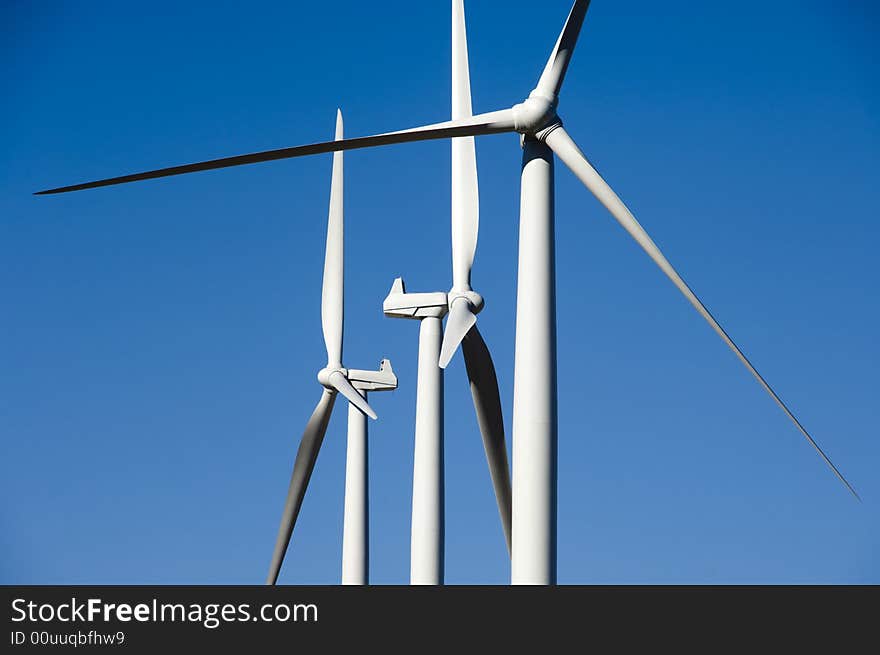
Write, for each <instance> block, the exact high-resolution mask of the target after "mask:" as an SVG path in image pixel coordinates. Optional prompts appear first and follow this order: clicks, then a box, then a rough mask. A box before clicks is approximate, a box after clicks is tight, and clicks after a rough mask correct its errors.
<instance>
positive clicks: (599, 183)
mask: <svg viewBox="0 0 880 655" xmlns="http://www.w3.org/2000/svg"><path fill="white" fill-rule="evenodd" d="M547 145H548V146H550V148H551V149H552V150H553V152H555V153H556V155H557V156H558V157H559V158H560V159H561V160H562V161H563V162H564V163H565V165H566V166H568V167H569V168H570V169H571V170H572V172H573V173H574V174H575V175H576V176H577V177H578V179H579V180H580V181H581V182H582V183H583V184H584V186H586V187H587V188H588V189H589V190H590V191H591V192H592V193H593V195H595V196H596V198H598V200H599V202H601V203H602V204H603V205H605V207H606V209H608V211H609V212H611V215H612V216H614V218H615V219H616V220H617V222H618V223H620V225H621V226H622V227H623V229H625V230H626V231H627V232H628V233H629V235H630V236H631V237H632V238H633V239H635V240H636V243H638V244H639V246H641V248H642V250H644V251H645V252H646V253H647V254H648V256H649V257H650V258H651V259H652V260H653V261H654V263H655V264H657V266H658V267H660V270H661V271H663V273H665V274H666V277H668V278H669V279H670V280H671V281H672V283H673V284H674V285H675V286H676V288H677V289H678V290H679V291H681V293H682V294H683V295H684V297H685V298H687V300H688V302H690V303H691V305H693V306H694V309H696V310H697V312H699V314H700V316H702V317H703V318H704V319H705V320H706V322H707V323H709V325H710V326H712V329H713V330H715V332H716V333H717V334H718V336H719V337H721V339H722V340H723V341H724V343H726V344H727V347H728V348H730V349H731V350H732V351H733V352H734V354H735V355H736V356H737V357H738V358H739V360H740V361H741V362H742V363H743V364H744V365H745V367H746V368H747V369H748V370H749V372H750V373H751V374H752V375H753V376H754V377H755V379H756V380H757V381H758V383H759V384H760V385H761V387H763V389H764V390H765V391H766V392H767V393H768V394H769V395H770V397H771V398H773V400H774V401H775V402H776V404H777V405H779V407H781V408H782V411H783V412H785V414H786V416H788V418H789V419H791V421H792V422H793V423H794V424H795V426H797V429H798V430H800V432H801V434H802V435H803V436H804V437H805V438H806V440H807V441H808V442H810V444H811V445H812V446H813V448H815V449H816V452H817V453H819V455H820V457H822V459H823V460H824V461H825V463H826V464H827V465H828V466H829V467H830V468H831V470H832V471H833V472H834V474H835V475H836V476H837V477H838V479H839V480H840V481H841V482H842V483H843V484H844V485H845V486H846V488H847V489H849V491H850V492H851V493H852V495H853V496H855V497H856V498H859V495H858V494H857V493H856V490H855V489H853V487H852V485H850V483H849V482H847V480H846V478H844V477H843V475H842V474H841V473H840V471H838V470H837V467H836V466H834V464H833V463H832V462H831V460H830V459H829V458H828V456H827V455H826V454H825V452H824V451H823V450H822V449H821V448H820V447H819V444H818V443H816V440H815V439H813V437H812V436H811V435H810V433H809V432H807V430H806V428H805V427H804V426H803V425H802V424H801V422H800V421H799V420H798V419H797V418H796V417H795V415H794V414H793V413H792V411H791V410H790V409H789V408H788V406H787V405H786V404H785V403H784V402H782V399H781V398H780V397H779V396H778V395H777V393H776V392H775V391H774V390H773V388H772V387H771V386H770V385H769V384H768V383H767V381H766V380H764V378H763V377H762V376H761V374H760V373H758V370H757V369H756V368H755V367H754V366H753V365H752V363H751V362H750V361H749V359H748V358H747V357H746V356H745V354H743V352H742V350H740V349H739V346H737V345H736V344H735V343H734V342H733V339H731V338H730V336H728V334H727V332H725V330H724V328H722V327H721V325H720V324H719V323H718V321H716V320H715V318H714V317H713V316H712V314H710V313H709V310H708V309H706V306H705V305H703V303H702V301H701V300H700V299H699V298H698V297H697V295H696V294H695V293H694V292H693V291H692V290H691V288H690V287H689V286H688V285H687V284H686V283H685V281H684V280H683V279H682V277H681V276H680V275H679V274H678V272H677V271H676V270H675V269H674V268H673V267H672V264H670V263H669V260H667V259H666V257H664V255H663V253H662V252H660V249H659V248H658V247H657V244H655V243H654V241H653V240H652V239H651V237H650V236H648V233H647V232H645V230H644V228H643V227H642V226H641V225H640V224H639V222H638V221H637V220H636V218H635V216H633V215H632V212H630V210H629V209H628V208H627V207H626V205H624V204H623V201H621V199H620V198H619V197H618V196H617V194H616V193H614V191H613V190H612V189H611V187H610V186H608V184H607V183H606V182H605V180H603V179H602V176H600V175H599V173H598V172H597V171H596V169H595V168H593V165H592V164H590V162H589V161H588V160H587V158H586V157H585V156H584V154H583V153H582V152H581V150H580V148H578V147H577V144H575V142H574V141H573V140H572V139H571V137H570V136H569V135H568V133H567V132H566V131H565V128H563V127H558V128H556V129H554V130H552V131H551V132H550V133H549V134H548V135H547Z"/></svg>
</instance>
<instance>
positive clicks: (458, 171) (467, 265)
mask: <svg viewBox="0 0 880 655" xmlns="http://www.w3.org/2000/svg"><path fill="white" fill-rule="evenodd" d="M472 113H473V111H472V108H471V81H470V73H469V69H468V51H467V33H466V31H465V21H464V2H463V0H452V120H453V121H456V120H461V119H466V118H470V117H471V115H472ZM479 225H480V203H479V196H478V190H477V155H476V150H475V146H474V137H472V136H463V137H458V138H455V139H452V288H453V289H454V290H455V291H469V290H470V288H471V287H470V282H471V267H472V266H473V263H474V254H475V252H476V249H477V232H478V230H479Z"/></svg>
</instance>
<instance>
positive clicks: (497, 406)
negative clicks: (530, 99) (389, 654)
mask: <svg viewBox="0 0 880 655" xmlns="http://www.w3.org/2000/svg"><path fill="white" fill-rule="evenodd" d="M470 115H471V90H470V74H469V70H468V53H467V33H466V30H465V20H464V6H463V3H462V1H461V0H454V1H453V3H452V118H453V119H460V118H464V117H466V116H470ZM451 213H452V260H453V285H452V290H451V291H450V292H449V293H448V294H446V293H442V292H435V293H407V292H406V289H405V287H404V283H403V279H401V278H397V279H396V280H395V281H394V284H393V285H392V287H391V292H390V293H389V294H388V297H387V298H386V299H385V302H384V303H383V306H382V307H383V310H384V312H385V315H386V316H392V317H396V318H410V319H416V320H419V321H420V326H419V358H418V385H417V392H416V430H415V452H414V462H413V505H412V536H411V544H410V581H411V583H412V584H442V583H443V546H444V544H443V535H444V525H443V522H444V516H443V490H444V479H443V476H444V473H443V371H442V369H441V368H440V367H442V368H445V367H446V365H447V364H448V363H449V360H450V358H451V357H452V355H453V354H454V353H455V350H456V348H457V347H458V344H459V343H461V344H462V352H463V355H464V359H465V366H466V368H467V375H468V379H469V381H470V388H471V395H472V397H473V401H474V409H475V410H476V413H477V421H478V423H479V426H480V434H481V435H482V437H483V447H484V449H485V451H486V460H487V462H488V464H489V473H490V475H491V477H492V484H493V486H494V488H495V498H496V501H497V503H498V512H499V514H500V517H501V525H502V528H503V530H504V537H505V540H506V542H507V547H508V551H509V549H510V532H511V508H510V502H511V488H510V468H509V464H508V459H507V446H506V444H505V442H504V420H503V417H502V412H501V397H500V394H499V393H498V379H497V377H496V375H495V366H494V364H493V363H492V356H491V354H490V353H489V349H488V347H487V346H486V343H485V341H483V338H482V336H481V335H480V331H479V330H478V329H477V326H476V317H475V314H476V313H477V312H479V311H480V309H482V307H483V299H482V298H481V297H480V296H479V295H478V294H476V293H475V292H474V291H473V290H472V289H471V287H470V275H471V268H472V266H473V262H474V255H475V253H476V247H477V231H478V228H479V195H478V192H477V158H476V151H475V147H474V137H472V136H468V137H459V138H455V139H452V212H451ZM447 310H448V311H449V317H448V318H447V321H446V332H445V334H444V331H443V327H442V324H441V321H442V319H443V316H444V315H445V314H446V313H447ZM441 339H442V346H441ZM438 361H439V367H438Z"/></svg>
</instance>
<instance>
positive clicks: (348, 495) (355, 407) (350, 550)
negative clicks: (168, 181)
mask: <svg viewBox="0 0 880 655" xmlns="http://www.w3.org/2000/svg"><path fill="white" fill-rule="evenodd" d="M342 136H343V135H342V112H341V111H337V112H336V139H342ZM342 158H343V155H342V153H341V152H335V153H333V173H332V177H331V182H330V212H329V215H328V218H327V249H326V252H325V254H324V281H323V286H322V288H321V326H322V328H323V332H324V345H325V346H326V348H327V366H326V367H324V368H323V369H321V370H320V371H318V382H320V383H321V385H322V386H323V387H324V390H323V391H322V392H321V398H320V400H319V401H318V405H317V406H316V407H315V411H314V412H313V413H312V416H311V418H310V419H309V422H308V423H307V424H306V429H305V431H304V432H303V435H302V439H301V440H300V443H299V450H297V453H296V460H295V461H294V464H293V473H292V474H291V477H290V488H289V490H288V492H287V501H286V502H285V503H284V512H283V513H282V515H281V524H280V526H279V528H278V539H277V541H276V543H275V551H274V553H273V554H272V562H271V564H270V565H269V575H268V577H267V579H266V583H267V584H275V582H276V581H277V580H278V573H279V571H280V570H281V563H282V562H283V561H284V554H285V553H286V552H287V546H288V544H289V543H290V536H291V534H292V533H293V527H294V525H295V524H296V519H297V516H298V515H299V510H300V507H301V506H302V502H303V498H304V497H305V493H306V488H307V487H308V484H309V478H311V476H312V470H313V469H314V467H315V460H316V459H317V458H318V452H319V450H320V448H321V443H322V442H323V440H324V433H325V432H326V431H327V424H328V423H329V421H330V414H331V412H332V411H333V405H334V403H335V402H336V394H337V392H338V393H341V394H342V395H343V396H345V398H346V399H348V402H349V409H348V447H347V453H346V463H345V514H344V519H343V536H342V583H343V584H361V585H363V584H367V582H368V580H369V574H368V570H369V564H368V557H369V526H368V518H369V511H368V499H369V493H368V484H367V482H368V477H367V418H366V417H367V416H369V417H370V418H373V419H375V418H376V413H375V412H374V411H373V410H372V408H371V407H370V406H369V404H368V403H367V400H366V395H367V392H368V391H389V390H392V389H396V388H397V377H396V376H395V375H394V372H393V371H392V369H391V362H389V361H388V360H387V359H383V360H382V363H381V365H380V367H379V370H378V371H359V370H354V369H346V368H344V367H343V366H342V332H343V323H344V321H343V314H344V290H343V286H344V285H343V279H344V261H345V258H344V214H343V197H342V192H343V168H342V164H343V162H342Z"/></svg>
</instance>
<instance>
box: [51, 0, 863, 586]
mask: <svg viewBox="0 0 880 655" xmlns="http://www.w3.org/2000/svg"><path fill="white" fill-rule="evenodd" d="M589 4H590V3H589V0H575V2H574V4H573V6H572V8H571V11H570V12H569V15H568V18H567V20H566V21H565V24H564V26H563V28H562V31H561V33H560V35H559V38H558V39H557V41H556V44H555V46H554V47H553V50H552V52H551V53H550V58H549V59H548V60H547V63H546V65H545V67H544V69H543V72H542V73H541V75H540V77H539V79H538V83H537V84H536V86H535V88H534V89H533V90H532V91H531V93H529V95H528V97H527V98H526V99H525V100H523V101H522V102H520V103H517V104H515V105H513V106H512V107H510V108H508V109H501V110H499V111H493V112H488V113H482V114H477V115H475V116H469V117H466V118H461V119H456V120H450V121H445V122H442V123H434V124H431V125H424V126H420V127H414V128H409V129H405V130H399V131H397V132H385V133H382V134H376V135H373V136H366V137H357V138H353V139H345V140H340V141H327V142H321V143H312V144H309V145H302V146H294V147H289V148H279V149H277V150H267V151H263V152H257V153H250V154H246V155H236V156H234V157H224V158H220V159H212V160H208V161H203V162H197V163H193V164H184V165H181V166H172V167H169V168H162V169H158V170H153V171H146V172H143V173H134V174H131V175H123V176H120V177H113V178H108V179H104V180H98V181H95V182H86V183H82V184H75V185H72V186H65V187H59V188H56V189H48V190H46V191H41V192H38V193H39V194H49V193H63V192H67V191H78V190H81V189H90V188H94V187H100V186H107V185H111V184H122V183H126V182H134V181H137V180H146V179H153V178H159V177H167V176H170V175H180V174H183V173H192V172H195V171H204V170H212V169H218V168H226V167H229V166H240V165H243V164H252V163H256V162H263V161H272V160H276V159H287V158H290V157H300V156H303V155H312V154H318V153H322V152H330V151H336V150H352V149H356V148H367V147H371V146H380V145H389V144H393V143H405V142H410V141H424V140H428V139H443V138H450V137H460V136H481V135H487V134H500V133H504V132H518V133H519V134H521V135H522V136H521V140H522V149H523V157H522V168H521V188H520V232H519V267H518V274H517V318H516V345H515V362H514V410H513V435H512V441H513V540H512V561H511V579H512V581H513V582H514V583H515V584H551V583H553V582H555V580H556V441H557V417H556V317H555V314H556V298H555V291H556V284H555V273H554V247H555V245H554V227H553V222H554V219H553V214H554V207H553V154H554V153H555V154H556V156H557V157H559V159H560V160H562V162H563V163H564V164H565V165H566V166H567V167H568V168H569V169H571V171H572V172H573V173H574V174H575V176H576V177H577V178H578V179H579V180H580V181H581V182H582V183H583V184H584V186H586V187H587V189H589V190H590V191H591V192H592V193H593V195H595V196H596V198H598V200H599V201H600V202H601V203H602V204H603V205H604V206H605V207H606V209H608V211H609V212H610V213H611V215H612V216H613V217H614V219H615V220H617V222H618V223H619V224H620V225H621V227H623V228H624V229H625V230H626V231H627V233H628V234H629V235H630V236H631V237H632V238H633V239H635V241H636V242H637V243H638V244H639V246H640V247H641V248H642V249H643V250H644V251H645V253H646V254H647V255H648V256H649V257H650V258H651V259H652V260H653V261H654V263H655V264H657V266H658V267H659V268H660V270H661V271H663V273H664V274H665V275H666V276H667V277H668V278H669V279H670V280H671V281H672V283H673V284H674V285H675V287H676V288H677V289H678V290H679V291H680V292H681V293H682V295H684V297H685V298H686V299H687V301H688V302H689V303H691V305H693V306H694V308H695V309H696V310H697V312H698V313H699V314H700V316H702V317H703V319H704V320H705V321H706V322H707V323H709V325H710V326H711V327H712V329H713V330H714V331H715V332H716V333H717V334H718V336H719V337H720V338H721V339H722V340H723V341H724V343H725V344H726V345H727V347H728V348H730V349H731V350H732V351H733V352H734V354H735V355H736V356H737V358H738V359H739V360H740V361H741V362H742V363H743V365H744V366H745V367H746V368H747V369H748V370H749V372H750V373H751V374H752V375H753V376H754V377H755V379H756V380H757V381H758V383H759V384H760V385H761V387H762V388H763V389H764V390H765V391H766V392H767V393H768V394H769V395H770V397H771V398H772V399H773V400H774V402H776V404H777V405H779V407H780V408H781V409H782V411H783V412H784V413H785V414H786V416H788V418H789V419H790V420H791V421H792V422H793V423H794V424H795V426H796V427H797V429H798V430H799V431H800V432H801V434H802V435H803V436H804V438H805V439H806V440H807V441H808V442H809V443H810V444H811V445H812V446H813V448H815V449H816V451H817V453H818V454H819V456H820V457H821V458H822V459H823V460H824V462H825V463H826V464H827V465H828V467H829V468H830V469H831V470H832V471H833V472H834V474H835V475H836V476H837V477H838V479H839V480H840V481H841V482H842V483H843V484H844V485H845V486H846V488H847V489H848V490H849V491H850V492H851V493H852V494H853V495H854V496H855V497H856V498H858V495H857V494H856V491H855V489H853V487H852V486H851V485H850V484H849V482H847V481H846V479H845V478H844V477H843V475H842V474H841V473H840V471H839V470H838V469H837V468H836V467H835V466H834V464H833V463H832V462H831V460H830V459H829V458H828V456H827V455H826V454H825V453H824V452H823V451H822V449H821V448H820V447H819V445H818V444H817V443H816V441H815V440H814V439H813V437H812V436H811V435H810V434H809V432H807V430H806V428H804V426H803V425H802V424H801V423H800V422H799V421H798V420H797V418H796V417H795V415H794V414H793V413H792V412H791V410H790V409H789V408H788V407H787V406H786V405H785V403H784V402H783V401H782V399H781V398H780V397H779V396H778V395H777V394H776V392H775V391H774V390H773V389H772V388H771V387H770V385H769V384H768V383H767V382H766V381H765V380H764V378H763V377H762V376H761V375H760V373H758V371H757V369H756V368H755V367H754V366H753V365H752V363H751V362H750V361H749V360H748V358H746V356H745V354H743V352H742V351H741V350H740V349H739V347H738V346H737V345H736V344H735V343H734V342H733V340H732V339H731V338H730V336H728V334H727V333H726V332H725V331H724V329H723V328H722V327H721V325H720V324H719V323H718V321H716V320H715V318H714V317H713V316H712V315H711V314H710V313H709V310H708V309H706V307H705V305H703V303H702V301H701V300H700V299H699V298H698V297H697V296H696V294H695V293H694V292H693V290H692V289H691V288H690V287H689V286H688V285H687V284H686V283H685V281H684V279H682V277H681V276H680V275H679V273H678V272H677V271H676V270H675V268H673V266H672V264H670V263H669V261H668V260H667V259H666V257H665V256H664V255H663V254H662V253H661V252H660V249H659V248H658V247H657V245H656V244H655V243H654V241H653V240H652V239H651V237H650V236H648V234H647V232H646V231H645V230H644V228H643V227H642V226H641V225H640V224H639V222H638V221H637V220H636V218H635V217H634V216H633V214H632V213H631V212H630V210H629V209H628V208H627V207H626V205H624V204H623V202H622V201H621V200H620V198H619V197H618V196H617V194H616V193H614V191H613V190H612V189H611V187H610V186H608V184H607V183H606V182H605V180H604V179H603V178H602V177H601V176H600V175H599V173H598V172H597V171H596V169H595V168H594V167H593V166H592V164H591V163H590V162H589V161H588V160H587V158H586V157H585V156H584V154H583V153H582V152H581V150H580V149H579V148H578V146H577V145H576V144H575V142H574V141H573V140H572V138H571V137H570V136H569V134H568V132H567V130H566V129H565V128H564V127H563V124H562V120H561V118H560V117H559V114H558V113H557V107H558V104H559V94H560V91H561V90H562V84H563V81H564V79H565V73H566V71H567V70H568V65H569V63H570V61H571V56H572V53H573V52H574V48H575V45H576V43H577V38H578V35H579V34H580V30H581V25H582V24H583V21H584V16H585V15H586V12H587V8H588V6H589Z"/></svg>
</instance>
